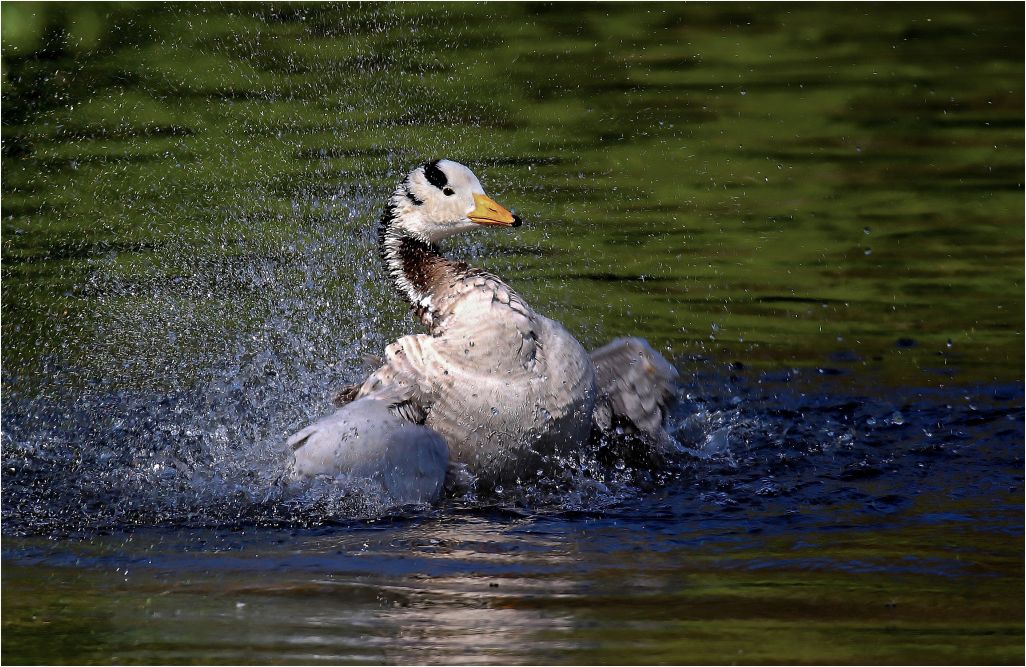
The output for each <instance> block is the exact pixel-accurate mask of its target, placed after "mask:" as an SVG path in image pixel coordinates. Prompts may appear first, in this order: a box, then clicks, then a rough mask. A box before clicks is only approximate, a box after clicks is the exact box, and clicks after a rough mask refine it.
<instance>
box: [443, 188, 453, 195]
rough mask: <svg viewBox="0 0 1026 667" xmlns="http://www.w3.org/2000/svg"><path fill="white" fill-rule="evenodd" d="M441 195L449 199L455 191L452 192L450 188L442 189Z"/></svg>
mask: <svg viewBox="0 0 1026 667" xmlns="http://www.w3.org/2000/svg"><path fill="white" fill-rule="evenodd" d="M442 194H444V195H445V196H446V197H451V196H453V195H454V194H456V191H455V190H453V189H452V188H450V187H445V188H442Z"/></svg>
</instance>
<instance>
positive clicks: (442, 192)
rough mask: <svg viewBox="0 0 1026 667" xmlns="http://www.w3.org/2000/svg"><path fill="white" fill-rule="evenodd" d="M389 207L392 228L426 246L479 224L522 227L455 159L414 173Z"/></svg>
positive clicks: (441, 161)
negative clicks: (486, 193) (422, 242)
mask: <svg viewBox="0 0 1026 667" xmlns="http://www.w3.org/2000/svg"><path fill="white" fill-rule="evenodd" d="M388 205H389V209H390V212H389V214H390V215H391V223H390V224H391V226H392V227H394V228H395V230H396V231H400V230H401V231H403V232H405V233H406V234H409V235H410V236H413V237H415V238H417V239H420V240H421V241H424V242H426V243H436V242H437V241H441V240H442V239H444V238H447V237H449V236H452V235H453V234H458V233H460V232H465V231H468V230H471V229H475V228H477V227H478V226H479V225H486V226H498V227H519V226H520V218H518V217H517V216H515V215H513V214H512V213H510V212H509V211H507V210H506V209H505V208H503V207H502V206H500V205H499V204H497V203H495V202H494V201H493V200H492V199H490V198H489V197H488V196H487V195H485V193H484V188H482V187H481V182H480V181H478V180H477V176H475V175H474V172H472V171H470V170H469V169H467V168H466V167H464V166H463V165H462V164H460V163H459V162H453V161H452V160H435V161H434V162H428V163H426V164H423V165H421V166H419V167H417V168H416V169H414V170H413V171H411V172H410V173H409V175H408V176H407V177H406V179H405V180H404V181H403V182H402V183H400V184H399V186H398V187H397V188H396V190H395V192H394V193H393V194H392V197H391V198H390V199H389V202H388Z"/></svg>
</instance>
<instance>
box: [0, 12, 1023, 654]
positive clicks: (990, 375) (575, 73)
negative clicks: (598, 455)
mask: <svg viewBox="0 0 1026 667" xmlns="http://www.w3.org/2000/svg"><path fill="white" fill-rule="evenodd" d="M10 7H11V5H10V4H5V6H4V11H5V14H4V21H5V26H6V25H11V23H10V21H11V20H14V21H15V23H14V25H17V26H21V28H22V29H23V33H19V35H21V36H20V37H18V35H14V33H12V35H14V36H9V35H8V33H6V32H5V36H4V39H5V42H4V57H5V68H6V69H5V80H4V85H5V92H4V102H3V103H4V120H3V123H4V126H3V132H4V135H3V136H4V144H3V145H4V149H3V150H4V152H3V170H4V174H3V175H4V185H3V187H4V190H3V193H4V200H3V234H4V240H3V279H4V293H3V334H4V337H3V354H4V364H3V378H2V380H3V411H2V425H3V436H2V437H3V441H2V442H3V472H2V483H3V531H4V548H3V554H4V570H3V586H4V590H3V593H4V595H3V623H4V634H3V649H2V650H3V659H4V661H5V662H10V663H18V662H68V661H73V662H78V661H82V662H440V663H454V662H472V663H482V662H677V663H679V662H714V663H723V662H852V663H862V662H927V661H929V662H1001V663H1004V662H1021V661H1022V659H1023V652H1022V632H1023V626H1022V622H1021V610H1022V609H1021V601H1022V595H1023V579H1022V575H1023V570H1022V562H1023V560H1022V559H1023V549H1022V539H1023V537H1022V536H1023V521H1022V510H1023V474H1022V470H1023V439H1024V435H1023V376H1022V360H1023V357H1022V350H1023V348H1022V344H1023V339H1022V332H1023V328H1022V314H1023V307H1022V306H1023V302H1022V288H1023V281H1022V278H1023V276H1022V267H1021V258H1022V250H1023V228H1022V217H1021V213H1022V180H1021V179H1022V151H1021V149H1022V104H1023V102H1022V98H1023V95H1022V80H1023V69H1022V28H1021V26H1022V18H1023V17H1022V8H1021V7H1005V8H1000V7H999V8H994V7H989V8H987V9H985V10H981V9H978V8H968V7H966V6H961V5H951V6H946V7H945V8H944V9H943V11H941V10H940V9H938V8H933V7H930V8H924V9H922V10H920V9H913V8H909V7H904V8H899V9H890V8H884V7H873V8H869V7H866V8H860V9H858V10H854V9H853V10H852V12H853V13H851V14H850V15H849V16H841V15H840V14H839V13H838V12H835V11H833V10H829V9H826V8H821V7H816V6H811V7H810V6H802V7H794V8H786V7H779V6H774V7H766V6H763V5H758V6H754V7H750V8H749V7H745V6H743V5H731V6H723V7H709V6H698V7H694V6H687V7H671V6H655V7H645V8H644V9H642V8H641V7H637V8H630V7H626V6H623V7H621V6H604V7H601V8H599V9H594V10H583V9H581V8H576V9H571V10H568V11H564V10H562V9H558V8H547V7H543V6H533V7H518V6H491V7H476V6H458V7H455V6H454V7H436V8H434V9H431V10H425V9H422V8H415V7H412V6H408V7H405V8H400V7H390V6H379V7H371V8H357V7H350V6H342V7H335V8H330V9H329V8H319V9H318V8H296V7H289V8H275V7H272V6H268V7H263V8H260V9H254V8H238V9H234V8H227V9H224V8H206V9H201V8H180V9H175V10H168V9H165V8H150V9H142V8H131V7H120V6H119V7H117V8H112V9H110V14H103V13H96V10H95V9H86V10H73V9H72V8H71V7H70V6H68V7H64V6H59V5H58V6H51V8H50V9H49V10H47V11H45V12H44V11H43V10H42V9H37V10H35V11H37V12H39V16H40V17H42V19H41V20H42V21H43V23H41V24H39V25H43V26H45V25H48V24H47V23H46V22H47V21H48V22H50V23H49V25H52V26H53V27H52V28H51V31H50V32H46V30H42V31H36V32H33V30H34V28H33V25H34V24H32V22H31V21H30V20H28V19H26V18H25V17H24V16H20V15H19V16H15V15H14V14H13V13H12V14H10V15H8V13H7V12H8V11H11V12H13V11H14V10H10V9H9V8H10ZM27 7H29V9H31V6H27ZM26 11H28V10H26ZM81 11H85V12H86V13H85V14H83V13H81ZM76 12H79V13H76ZM89 12H93V13H89ZM19 20H23V21H28V23H24V24H21V23H18V21H19ZM60 25H66V26H69V27H68V28H67V29H68V30H70V32H69V33H68V34H67V35H65V34H64V33H62V32H60V31H59V30H58V28H57V27H58V26H60ZM25 26H28V27H25ZM90 26H92V27H91V28H90ZM6 29H7V28H6V27H5V30H6ZM25 35H28V37H26V36H25ZM32 35H37V37H38V39H36V41H32V40H33V39H35V38H33V37H32ZM19 39H20V40H21V41H18V40H19ZM585 75H586V76H585ZM441 156H448V157H452V158H455V159H459V160H461V161H463V162H466V163H467V164H468V165H470V166H471V167H472V168H473V169H474V170H475V171H476V172H477V173H478V175H479V176H480V177H481V179H482V181H483V182H484V184H485V187H486V189H487V190H488V191H489V193H490V194H491V195H493V196H494V197H495V198H496V199H497V200H498V201H500V202H501V203H503V204H505V205H508V206H510V207H512V208H514V209H515V210H517V212H518V213H520V214H522V215H523V216H524V217H525V219H526V220H527V225H526V226H525V227H524V228H523V230H521V231H518V232H517V233H516V234H515V235H514V234H509V233H505V234H504V233H495V234H489V235H485V234H481V235H477V236H474V237H470V238H467V239H461V240H459V241H457V242H456V243H454V245H453V246H452V247H451V248H450V249H449V250H450V251H451V252H452V253H453V254H456V255H458V256H461V257H463V258H466V259H468V260H469V261H471V262H473V263H476V264H478V265H481V266H485V267H487V268H489V269H490V270H493V271H495V272H497V273H499V274H500V275H502V276H503V277H504V278H505V279H506V280H508V281H509V282H510V283H511V284H513V285H514V286H515V287H516V288H517V289H518V290H519V291H520V292H521V293H522V294H523V295H524V296H525V297H526V298H527V299H528V300H529V301H530V302H531V303H532V304H533V305H534V306H535V307H536V308H537V309H539V310H540V311H542V312H544V313H545V314H547V315H550V316H552V317H555V318H557V319H559V320H561V321H563V322H564V323H565V324H566V325H567V326H568V327H569V328H570V329H571V330H572V331H573V332H574V333H575V334H576V335H577V336H578V337H579V338H580V339H581V340H582V341H583V342H585V343H586V344H587V345H588V346H589V347H595V346H597V345H600V344H601V343H603V342H604V341H606V340H608V339H610V338H612V337H614V336H617V335H623V334H634V335H641V336H644V337H646V338H648V339H650V340H651V341H652V343H653V344H654V345H655V346H656V347H657V348H658V349H660V350H662V351H663V352H664V353H665V354H666V355H667V356H668V357H669V358H672V359H673V361H674V363H675V365H676V366H677V367H678V369H679V370H680V371H681V386H680V391H679V398H680V402H679V405H678V406H677V407H676V408H675V410H674V413H673V414H672V415H671V417H670V420H669V426H670V429H671V432H672V433H673V434H674V436H675V439H676V441H677V442H678V443H679V447H680V449H679V451H678V453H677V455H676V456H675V457H674V459H673V460H672V461H670V462H669V463H668V465H667V466H666V467H665V468H664V469H660V470H656V471H652V470H638V469H632V468H631V467H629V466H627V465H625V464H623V463H621V462H607V463H605V464H602V463H599V462H598V461H597V460H595V458H594V457H592V456H590V455H588V454H587V453H582V455H581V456H580V457H579V459H577V460H572V461H567V464H566V466H565V467H564V469H563V470H562V471H561V472H560V473H559V474H557V475H553V476H551V477H549V478H546V479H542V480H532V481H530V482H525V483H523V484H521V485H512V486H510V487H509V488H503V489H500V490H497V492H496V493H489V494H474V493H469V494H463V493H460V494H457V495H455V496H450V497H447V498H446V499H444V500H443V501H442V502H441V503H439V504H438V505H437V506H434V507H408V508H399V509H396V508H387V507H384V506H383V505H382V503H381V502H380V499H378V498H376V497H375V496H374V495H373V494H372V493H368V492H367V490H366V488H364V487H363V486H361V485H359V484H320V485H315V486H314V487H312V488H308V489H305V490H303V491H302V492H300V493H296V492H293V491H289V490H288V489H285V488H283V487H282V486H281V484H280V483H279V480H280V477H281V474H282V472H283V471H284V470H285V468H286V466H287V463H288V458H287V453H286V451H285V449H284V446H283V443H284V439H285V437H286V436H287V435H288V434H289V433H291V432H293V431H294V430H295V429H297V428H299V427H301V426H303V425H305V424H306V423H308V422H309V421H310V420H312V419H314V418H316V417H318V416H320V415H322V414H324V413H326V412H327V411H329V410H330V409H331V408H330V397H331V395H332V393H333V392H334V391H335V390H337V389H338V388H339V386H341V385H342V384H345V383H347V382H352V381H355V380H357V379H359V378H360V377H361V376H362V375H363V374H364V373H366V370H367V369H366V368H365V367H364V366H363V362H362V361H361V357H362V355H364V354H367V353H371V354H376V353H380V351H381V349H382V348H383V346H384V345H386V344H387V343H388V342H390V341H391V340H394V339H395V337H396V336H398V335H401V334H403V333H408V332H412V331H415V330H416V328H415V325H414V324H413V322H412V321H411V320H410V318H409V316H408V314H407V313H406V312H405V309H404V307H403V306H402V304H401V303H400V302H399V299H398V297H397V296H395V295H394V294H393V293H392V292H391V291H390V290H389V288H388V286H387V285H386V284H385V281H384V279H383V271H382V270H381V268H380V266H379V263H378V259H377V256H376V250H375V245H374V244H375V241H376V236H375V230H374V225H375V222H376V220H377V217H378V215H379V214H380V210H381V207H382V202H383V201H384V197H385V196H386V195H387V193H388V191H389V190H390V188H391V187H392V185H393V184H394V182H395V180H396V179H398V178H399V177H400V176H401V175H402V174H404V173H405V171H406V170H407V169H409V168H410V167H411V166H412V165H413V164H416V163H417V162H418V161H421V160H423V159H426V158H430V157H441Z"/></svg>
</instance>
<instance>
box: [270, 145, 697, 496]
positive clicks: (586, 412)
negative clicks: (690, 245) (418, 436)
mask: <svg viewBox="0 0 1026 667" xmlns="http://www.w3.org/2000/svg"><path fill="white" fill-rule="evenodd" d="M519 225H520V219H519V218H518V217H517V216H515V215H513V214H512V213H510V212H509V211H508V210H506V209H505V208H503V207H502V206H501V205H499V204H498V203H496V202H495V201H493V200H492V199H490V198H489V197H488V196H487V195H486V194H485V192H484V189H483V188H482V187H481V183H480V182H479V181H478V179H477V177H476V176H475V175H474V174H473V173H472V172H471V171H470V170H469V169H468V168H466V167H465V166H463V165H461V164H459V163H456V162H453V161H450V160H437V161H434V162H429V163H427V164H424V165H422V166H420V167H417V168H416V169H414V170H413V171H412V172H410V174H409V175H408V176H407V177H406V178H405V179H404V180H403V181H402V182H401V183H400V184H399V186H398V187H397V188H396V190H395V192H394V193H393V194H392V196H391V197H390V198H389V200H388V204H387V206H386V208H385V213H384V215H383V217H382V219H381V223H380V229H379V241H380V251H381V256H382V259H383V260H384V262H385V266H386V267H387V270H388V274H389V276H390V278H391V280H392V282H393V284H394V285H395V287H396V289H397V290H398V291H399V293H400V294H401V295H402V296H403V297H404V298H405V299H406V300H407V301H408V302H409V303H410V305H411V307H412V309H413V312H414V313H415V315H416V316H417V317H418V318H419V320H420V321H421V323H422V324H423V325H424V326H425V327H426V328H427V330H428V333H427V334H416V335H411V336H403V337H402V338H400V339H399V340H397V341H396V342H395V343H392V344H391V345H389V346H388V347H387V348H386V349H385V357H384V360H383V365H382V366H381V367H380V368H378V369H377V370H376V371H375V372H373V373H372V374H371V375H370V377H368V378H367V379H366V381H364V382H363V383H362V384H358V385H352V386H350V387H347V388H346V389H344V390H343V391H342V392H341V393H340V394H339V396H338V398H337V399H336V403H337V404H339V405H346V404H349V407H350V409H352V406H353V405H356V404H359V403H360V402H361V401H365V400H374V399H373V398H372V397H373V396H375V395H378V394H380V393H381V392H386V393H388V392H392V393H395V391H394V389H392V388H393V387H410V388H411V390H410V391H408V392H406V393H405V394H404V396H405V398H403V400H400V401H395V402H393V403H392V404H391V405H390V408H389V409H390V411H391V413H392V414H393V415H396V416H398V417H401V418H403V419H407V420H409V421H412V422H415V423H418V424H422V425H423V426H425V427H427V428H428V429H431V430H432V431H434V432H435V433H437V434H439V435H441V436H442V438H444V440H445V442H446V443H447V444H448V450H449V459H450V462H451V463H452V464H464V465H465V466H466V468H467V469H468V470H469V471H470V472H471V473H472V474H473V475H475V476H476V477H477V478H478V479H479V480H481V481H482V482H484V483H485V484H494V483H499V482H502V481H507V480H515V479H525V478H528V477H530V476H533V475H534V474H535V473H536V471H538V470H544V469H552V468H554V467H556V466H558V464H559V463H558V457H559V456H560V455H562V454H566V453H570V452H572V451H574V450H575V449H578V448H580V447H582V446H584V445H585V444H586V443H587V441H588V440H589V438H591V437H593V436H595V435H603V434H605V435H607V436H614V435H617V434H619V435H627V436H630V437H633V438H634V439H635V440H637V439H640V440H641V441H643V442H644V443H645V444H646V445H647V446H650V447H652V448H655V449H658V448H661V447H665V446H666V445H667V443H668V442H669V436H668V435H667V434H666V433H665V431H664V430H663V426H662V423H663V419H664V417H665V414H666V411H667V409H668V408H669V406H670V404H671V403H672V401H673V400H674V396H675V391H674V381H675V379H676V376H677V373H676V371H675V370H674V368H673V367H672V366H671V365H670V364H669V363H668V362H667V361H666V360H665V359H663V358H662V357H661V356H660V355H659V354H658V353H657V352H655V351H654V350H653V349H652V348H651V347H649V345H648V344H647V343H646V342H645V341H643V340H641V339H637V338H630V339H619V340H616V341H613V342H612V343H610V344H608V345H606V346H605V347H603V348H602V349H600V350H598V351H596V352H595V353H594V354H592V355H589V354H588V353H587V352H586V351H585V350H584V348H583V347H581V344H580V343H578V342H577V340H576V339H575V338H574V337H573V336H572V335H570V333H569V332H567V330H566V329H564V328H563V327H562V326H561V325H560V324H559V323H558V322H555V321H553V320H550V319H549V318H547V317H544V316H542V315H539V314H538V313H536V312H535V311H534V310H533V309H532V308H531V307H530V306H529V305H528V304H527V303H525V302H524V300H523V299H522V298H521V297H520V296H519V295H518V294H517V293H516V292H515V291H513V289H511V288H510V287H509V286H508V285H506V283H504V282H503V281H502V280H500V279H499V278H497V277H496V276H494V275H492V274H490V273H487V272H485V271H482V270H480V269H477V268H474V267H471V266H469V265H467V264H466V263H463V262H456V261H453V260H450V259H447V258H446V257H444V256H443V255H442V254H441V253H440V252H439V249H438V246H437V244H438V242H440V241H442V240H443V239H445V238H447V237H449V236H452V235H454V234H458V233H461V232H465V231H469V230H472V229H476V228H478V227H481V226H486V227H517V226H519ZM307 430H309V429H307ZM336 430H337V431H338V432H342V431H344V429H342V430H338V429H336ZM303 433H306V431H303V432H301V433H300V434H297V436H294V437H293V439H292V440H290V442H291V443H293V444H294V446H295V447H296V450H295V455H296V458H297V461H298V462H302V461H303V459H304V457H305V456H306V452H305V451H304V450H305V449H306V446H305V445H304V443H303V441H302V438H300V437H299V436H301V435H302V434H303ZM397 437H399V436H397ZM329 440H330V438H329ZM333 442H335V443H336V446H338V447H340V448H344V447H352V446H354V445H353V437H349V438H345V437H338V436H334V440H333ZM324 446H325V443H322V444H321V446H320V447H321V449H323V447H324ZM318 451H320V450H318Z"/></svg>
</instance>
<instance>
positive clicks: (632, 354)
mask: <svg viewBox="0 0 1026 667" xmlns="http://www.w3.org/2000/svg"><path fill="white" fill-rule="evenodd" d="M591 361H592V363H593V364H594V365H595V383H596V385H597V388H598V400H597V401H596V404H595V418H594V419H595V426H596V427H598V429H599V430H600V431H601V432H602V433H604V434H610V433H613V432H614V431H615V429H617V428H620V429H623V431H624V432H626V433H627V434H630V435H641V436H643V437H646V438H650V439H651V441H652V442H654V443H657V444H663V443H666V442H667V441H668V438H669V436H668V435H667V434H666V431H665V430H664V429H663V420H664V419H665V418H666V414H667V412H668V411H669V410H670V408H671V407H673V404H674V403H675V402H676V398H677V391H676V381H677V370H676V369H675V368H674V367H673V366H671V365H670V362H668V361H666V359H664V358H663V357H662V355H660V354H659V353H658V352H656V351H655V350H653V349H652V346H650V345H649V344H648V343H647V342H645V341H644V340H642V339H641V338H617V339H616V340H614V341H612V342H611V343H609V344H607V345H605V346H603V347H600V348H599V349H597V350H595V351H594V352H592V353H591Z"/></svg>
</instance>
